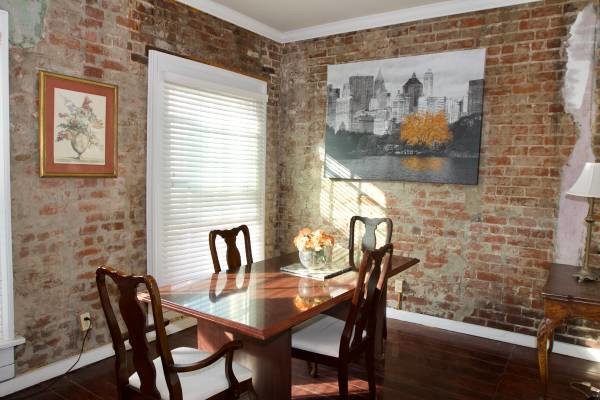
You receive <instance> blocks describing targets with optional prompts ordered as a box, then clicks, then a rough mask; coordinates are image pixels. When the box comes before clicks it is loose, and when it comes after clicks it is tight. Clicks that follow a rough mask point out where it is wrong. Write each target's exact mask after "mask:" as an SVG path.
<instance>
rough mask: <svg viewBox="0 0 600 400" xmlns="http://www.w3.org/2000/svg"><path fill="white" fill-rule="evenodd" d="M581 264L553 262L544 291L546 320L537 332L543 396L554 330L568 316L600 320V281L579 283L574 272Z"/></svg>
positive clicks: (546, 386) (546, 383)
mask: <svg viewBox="0 0 600 400" xmlns="http://www.w3.org/2000/svg"><path fill="white" fill-rule="evenodd" d="M578 270H579V267H576V266H573V265H565V264H550V274H549V275H548V281H547V282H546V286H544V290H543V292H542V297H543V299H544V319H543V320H542V322H541V323H540V326H539V328H538V334H537V349H538V363H539V368H540V379H541V381H542V387H543V391H544V399H545V398H546V394H547V391H548V379H549V376H548V353H549V352H552V345H553V344H554V329H556V327H557V326H559V325H561V324H562V323H563V322H564V321H565V320H567V319H569V318H585V319H589V320H593V321H600V282H584V283H577V281H576V280H575V278H574V277H573V274H574V273H575V272H577V271H578Z"/></svg>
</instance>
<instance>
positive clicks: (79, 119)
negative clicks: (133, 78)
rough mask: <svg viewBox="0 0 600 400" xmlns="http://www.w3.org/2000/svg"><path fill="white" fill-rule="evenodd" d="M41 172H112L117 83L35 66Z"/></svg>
mask: <svg viewBox="0 0 600 400" xmlns="http://www.w3.org/2000/svg"><path fill="white" fill-rule="evenodd" d="M38 76H39V96H40V97H39V113H40V126H39V140H40V176H42V177H53V176H71V177H116V176H117V155H118V151H117V148H118V146H117V142H118V140H117V139H118V118H117V117H118V97H119V95H118V94H119V89H118V87H117V86H116V85H111V84H108V83H102V82H96V81H92V80H87V79H81V78H75V77H71V76H66V75H61V74H56V73H53V72H47V71H39V74H38Z"/></svg>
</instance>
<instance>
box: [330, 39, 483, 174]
mask: <svg viewBox="0 0 600 400" xmlns="http://www.w3.org/2000/svg"><path fill="white" fill-rule="evenodd" d="M484 66H485V50H483V49H477V50H465V51H456V52H447V53H438V54H429V55H423V56H413V57H402V58H395V59H386V60H375V61H364V62H357V63H348V64H337V65H329V66H328V75H327V110H326V129H327V133H326V154H327V157H326V162H325V164H326V165H325V175H326V176H327V177H330V178H349V179H370V180H413V181H429V182H445V183H463V184H476V183H477V176H478V165H479V143H480V136H481V118H482V114H483V90H484Z"/></svg>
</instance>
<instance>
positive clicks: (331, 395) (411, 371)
mask: <svg viewBox="0 0 600 400" xmlns="http://www.w3.org/2000/svg"><path fill="white" fill-rule="evenodd" d="M169 343H170V345H171V347H172V348H175V347H181V346H190V347H194V346H195V343H196V331H195V329H194V328H190V329H188V330H186V331H183V332H180V333H177V334H175V335H172V336H170V337H169ZM385 354H386V355H385V360H383V361H381V362H379V363H378V364H377V366H376V376H377V383H378V392H379V397H380V398H382V399H390V400H393V399H400V398H401V399H403V400H438V399H442V398H443V399H444V400H488V399H489V400H521V399H522V400H537V399H541V391H540V385H539V380H538V375H537V374H538V371H537V358H536V351H535V349H530V348H525V347H520V346H516V345H512V344H507V343H502V342H496V341H493V340H488V339H482V338H477V337H473V336H469V335H463V334H459V333H453V332H448V331H443V330H439V329H434V328H428V327H424V326H420V325H415V324H409V323H405V322H399V321H392V320H390V321H388V340H387V342H386V353H385ZM550 371H551V384H550V389H549V399H550V400H559V399H560V400H564V399H573V400H575V399H578V398H580V397H579V395H578V393H577V392H575V391H573V390H572V389H571V388H570V387H569V384H570V382H573V381H591V382H595V383H597V384H598V385H600V363H594V362H589V361H585V360H580V359H576V358H572V357H566V356H561V355H555V354H553V355H552V357H551V362H550ZM365 379H366V373H365V371H364V369H363V367H362V366H361V365H355V366H353V367H352V368H351V370H350V384H349V390H350V393H351V397H350V398H352V399H366V398H367V397H368V396H367V394H368V386H367V383H366V380H365ZM292 382H293V388H292V394H293V398H294V399H301V400H313V399H314V400H332V399H336V398H338V395H337V393H338V391H337V390H338V388H337V375H336V371H334V370H332V369H330V368H327V367H324V366H319V376H318V377H317V378H311V377H310V376H308V374H307V368H306V363H305V362H303V361H300V360H294V361H293V362H292ZM46 385H47V384H40V385H37V386H36V387H34V388H30V389H28V390H26V391H23V392H20V393H16V394H13V395H11V396H8V397H6V400H21V399H32V400H61V399H62V400H75V399H77V400H79V399H90V400H108V399H115V398H116V386H115V380H114V360H113V359H112V358H110V359H106V360H103V361H100V362H98V363H95V364H92V365H89V366H87V367H85V368H82V369H80V370H77V371H75V372H72V373H70V374H69V375H68V376H67V377H65V378H63V379H61V380H60V381H58V382H57V383H56V384H54V385H53V386H52V387H51V388H50V389H49V390H43V389H44V388H45V387H46ZM40 390H43V392H42V393H38V392H39V391H40Z"/></svg>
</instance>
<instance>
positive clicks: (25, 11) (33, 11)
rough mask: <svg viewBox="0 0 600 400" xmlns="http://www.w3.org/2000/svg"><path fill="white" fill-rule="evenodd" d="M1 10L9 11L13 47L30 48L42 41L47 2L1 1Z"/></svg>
mask: <svg viewBox="0 0 600 400" xmlns="http://www.w3.org/2000/svg"><path fill="white" fill-rule="evenodd" d="M0 9H2V10H6V11H8V15H9V24H10V34H9V38H10V43H11V44H12V45H13V46H18V47H23V48H29V47H33V46H35V45H36V44H37V42H39V41H40V39H41V38H42V31H43V29H42V28H43V25H44V16H45V15H46V9H47V0H28V1H23V0H0Z"/></svg>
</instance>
